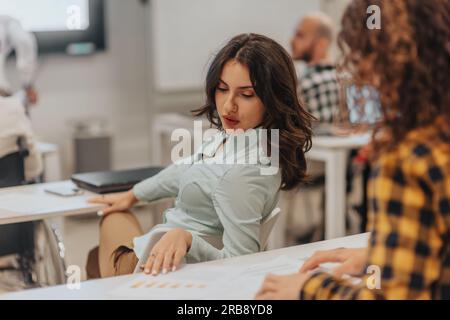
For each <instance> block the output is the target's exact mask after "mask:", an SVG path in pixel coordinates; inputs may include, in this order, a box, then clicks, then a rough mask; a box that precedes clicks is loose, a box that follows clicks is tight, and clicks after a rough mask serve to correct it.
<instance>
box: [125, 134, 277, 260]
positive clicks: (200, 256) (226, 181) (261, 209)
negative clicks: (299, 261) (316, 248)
mask: <svg viewBox="0 0 450 320" xmlns="http://www.w3.org/2000/svg"><path fill="white" fill-rule="evenodd" d="M237 137H238V135H228V134H226V133H225V132H220V133H217V134H216V135H214V136H213V137H212V138H211V139H210V140H208V141H207V142H205V143H204V144H203V145H202V147H201V148H200V149H199V151H198V152H196V153H195V154H194V155H193V156H191V157H189V158H186V159H184V160H182V161H179V162H175V163H174V164H172V165H170V166H168V167H167V168H165V169H164V170H162V171H161V172H160V173H159V174H157V175H156V176H154V177H151V178H149V179H147V180H144V181H142V182H140V183H138V184H137V185H135V187H134V188H133V192H134V194H135V195H136V197H137V198H138V199H139V200H142V201H153V200H157V199H161V198H166V197H176V200H175V205H174V207H173V208H170V209H167V210H166V211H165V212H164V220H163V224H160V225H157V226H155V227H154V228H158V227H160V226H164V227H173V228H183V229H185V230H187V231H190V232H191V233H192V245H191V248H190V250H189V252H188V254H187V256H186V261H187V262H188V263H189V262H202V261H208V260H215V259H223V258H228V257H233V256H238V255H244V254H250V253H255V252H258V251H259V250H260V247H261V244H260V240H259V239H260V237H259V233H260V224H261V220H262V219H264V218H265V217H266V216H267V215H269V214H270V213H271V212H272V210H273V209H274V208H275V207H276V205H277V202H278V193H279V188H280V184H281V174H280V170H276V172H275V173H272V174H267V173H266V174H262V173H261V168H264V167H265V168H266V169H267V167H270V159H269V158H268V157H267V156H266V154H265V152H264V149H263V148H261V147H260V145H259V143H256V142H255V141H250V142H249V143H246V144H245V145H243V144H239V143H236V144H235V147H234V148H227V146H228V145H230V143H229V141H230V138H233V139H236V138H237ZM224 139H226V141H227V142H226V143H225V144H224V146H225V149H224V150H223V154H222V155H221V156H220V157H218V158H221V159H225V161H223V162H225V163H223V162H222V163H223V164H220V163H217V161H212V160H211V159H214V158H211V157H214V156H215V155H216V152H220V151H218V150H220V146H221V145H222V143H223V141H224ZM245 155H246V156H247V158H246V159H251V158H252V157H253V162H251V161H247V162H246V164H242V163H243V162H242V161H239V159H241V160H242V159H243V158H242V157H243V156H245ZM248 156H249V157H248ZM216 158H217V157H216ZM202 159H209V160H206V161H204V160H202ZM229 159H234V162H233V160H231V161H229ZM255 160H256V161H255ZM230 162H231V163H230ZM248 162H250V163H248ZM154 228H153V229H152V230H154ZM152 230H151V231H150V232H149V233H147V234H145V235H143V236H141V237H137V238H135V239H134V251H135V253H136V255H137V256H138V257H139V258H140V257H141V256H143V254H144V252H143V251H144V250H145V249H144V248H145V247H146V244H147V243H148V239H149V234H150V233H151V232H152ZM205 236H206V237H207V236H215V237H222V242H223V248H222V249H217V248H216V247H214V246H212V245H211V244H210V243H209V242H207V241H206V240H205V239H203V238H202V237H205Z"/></svg>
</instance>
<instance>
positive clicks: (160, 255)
mask: <svg viewBox="0 0 450 320" xmlns="http://www.w3.org/2000/svg"><path fill="white" fill-rule="evenodd" d="M163 261H164V253H158V254H157V255H156V257H155V260H154V261H153V267H152V276H156V275H158V273H159V271H160V270H161V266H162V264H163Z"/></svg>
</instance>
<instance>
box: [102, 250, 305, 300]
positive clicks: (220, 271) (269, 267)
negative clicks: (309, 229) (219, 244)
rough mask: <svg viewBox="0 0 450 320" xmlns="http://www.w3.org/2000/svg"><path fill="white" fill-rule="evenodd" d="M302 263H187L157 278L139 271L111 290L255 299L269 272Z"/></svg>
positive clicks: (124, 294)
mask: <svg viewBox="0 0 450 320" xmlns="http://www.w3.org/2000/svg"><path fill="white" fill-rule="evenodd" d="M301 264H302V262H301V261H300V260H294V259H290V258H288V257H286V256H281V257H279V258H277V259H274V260H271V261H269V262H265V263H261V264H256V265H252V266H247V267H234V266H233V267H231V266H221V267H218V266H198V265H197V266H196V265H187V266H185V267H184V268H183V269H181V270H180V271H177V272H174V273H168V274H166V275H159V276H157V277H153V276H150V275H145V274H142V273H141V274H137V275H136V276H135V277H133V279H132V280H130V281H129V282H127V283H126V284H124V285H122V286H120V287H118V288H116V289H114V290H113V291H111V292H110V296H111V297H112V298H119V299H175V300H176V299H253V297H254V295H255V293H256V291H257V290H258V289H259V287H260V285H261V283H262V281H263V280H264V277H265V276H266V274H267V273H269V272H271V273H274V274H289V273H293V272H297V271H298V269H299V267H300V266H301Z"/></svg>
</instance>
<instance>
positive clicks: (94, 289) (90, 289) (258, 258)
mask: <svg viewBox="0 0 450 320" xmlns="http://www.w3.org/2000/svg"><path fill="white" fill-rule="evenodd" d="M368 238H369V233H363V234H358V235H354V236H349V237H345V238H338V239H333V240H327V241H321V242H315V243H310V244H306V245H301V246H294V247H288V248H283V249H278V250H272V251H265V252H260V253H256V254H251V255H246V256H240V257H234V258H230V259H224V260H216V261H210V262H204V263H199V264H196V265H193V266H192V267H193V268H192V269H191V270H194V269H195V267H197V266H199V267H203V266H205V265H209V266H211V267H214V266H227V265H228V266H233V265H234V266H236V265H239V266H250V265H253V264H257V263H261V262H267V261H270V260H271V259H275V258H277V257H279V256H282V255H286V256H289V257H292V258H304V257H309V256H311V255H312V254H313V253H314V252H316V251H317V250H329V249H335V248H339V247H349V248H357V247H363V246H367V241H368ZM134 276H135V275H126V276H120V277H113V278H106V279H99V280H89V281H85V282H82V283H81V286H80V289H79V290H76V289H75V290H71V289H69V288H68V287H67V286H66V285H60V286H55V287H48V288H40V289H31V290H25V291H20V292H13V293H8V294H4V295H0V300H34V299H43V300H55V299H58V300H68V299H86V300H92V299H96V300H104V299H109V296H108V292H109V291H110V290H112V289H114V288H115V287H117V286H120V285H122V284H123V283H126V282H128V281H129V280H130V279H132V278H133V277H134ZM149 277H150V276H149ZM186 299H189V297H186ZM210 299H217V297H214V296H211V297H210Z"/></svg>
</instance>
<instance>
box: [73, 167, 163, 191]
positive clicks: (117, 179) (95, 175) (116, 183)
mask: <svg viewBox="0 0 450 320" xmlns="http://www.w3.org/2000/svg"><path fill="white" fill-rule="evenodd" d="M162 169H163V167H148V168H139V169H130V170H119V171H97V172H88V173H77V174H74V175H72V177H71V179H72V181H73V182H74V183H75V184H76V185H77V186H78V187H80V188H83V189H86V190H89V191H92V192H95V193H109V192H119V191H127V190H130V189H131V188H133V186H134V185H135V184H136V183H139V182H141V181H142V180H145V179H147V178H150V177H153V176H154V175H156V174H157V173H159V172H160V171H161V170H162Z"/></svg>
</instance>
